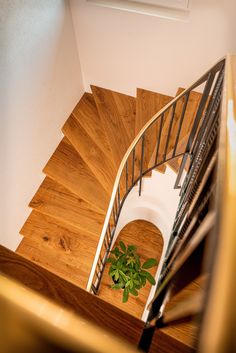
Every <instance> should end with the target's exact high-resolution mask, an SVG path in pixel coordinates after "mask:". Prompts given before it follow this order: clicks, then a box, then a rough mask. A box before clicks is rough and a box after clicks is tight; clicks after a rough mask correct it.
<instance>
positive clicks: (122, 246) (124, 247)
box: [120, 241, 126, 252]
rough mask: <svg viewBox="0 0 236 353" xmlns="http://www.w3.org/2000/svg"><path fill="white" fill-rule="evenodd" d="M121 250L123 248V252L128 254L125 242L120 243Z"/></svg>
mask: <svg viewBox="0 0 236 353" xmlns="http://www.w3.org/2000/svg"><path fill="white" fill-rule="evenodd" d="M120 248H121V250H123V251H124V252H126V246H125V244H124V243H123V241H120Z"/></svg>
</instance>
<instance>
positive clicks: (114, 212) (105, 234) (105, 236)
mask: <svg viewBox="0 0 236 353" xmlns="http://www.w3.org/2000/svg"><path fill="white" fill-rule="evenodd" d="M224 61H225V59H224V58H223V59H221V60H220V61H219V62H217V64H216V65H214V66H213V67H212V68H211V69H210V70H208V71H207V72H206V73H205V74H204V75H203V76H201V78H199V79H198V80H197V81H196V82H194V83H193V84H192V85H191V86H190V87H189V88H187V89H185V90H184V91H183V92H182V93H180V94H179V95H178V96H177V97H175V98H174V99H173V100H172V101H171V102H169V103H168V104H167V105H166V106H165V107H163V108H162V109H161V110H160V111H159V112H157V113H156V114H155V115H154V116H153V117H152V118H151V119H150V120H149V121H148V122H147V123H146V124H145V125H144V127H143V128H142V129H141V130H140V132H139V133H138V134H137V136H136V137H135V139H134V140H133V142H132V143H131V145H130V147H129V148H128V150H127V152H126V153H125V155H124V157H123V159H122V161H121V163H120V166H119V169H118V172H117V175H116V179H115V182H114V186H113V190H112V194H111V199H110V203H109V206H108V210H107V214H106V217H105V221H104V225H103V229H102V232H101V236H100V239H99V243H98V246H97V251H96V254H95V257H94V261H93V265H92V269H91V273H90V276H89V280H88V284H87V291H92V292H93V293H94V294H97V291H98V288H99V284H100V282H101V277H102V274H103V271H104V267H105V262H106V259H107V256H108V254H109V251H110V247H111V244H112V240H113V237H114V233H115V228H116V225H117V221H118V219H119V215H120V212H121V209H122V207H123V204H124V201H125V199H126V197H127V195H128V194H129V192H130V191H131V190H132V188H133V187H134V186H135V185H136V184H137V182H139V195H141V188H142V178H143V176H144V175H146V174H147V173H148V172H150V171H151V170H153V169H155V168H157V167H158V166H161V165H162V164H164V163H166V162H167V161H170V160H172V159H173V158H177V157H181V156H183V159H182V163H181V166H180V170H179V174H178V176H177V180H176V184H175V186H176V187H179V181H180V179H181V176H182V173H183V170H184V168H185V163H186V160H187V156H188V155H189V153H190V149H191V147H192V144H193V142H194V139H195V136H196V132H197V130H198V126H199V122H200V119H201V117H202V114H203V111H204V110H205V107H206V103H207V99H208V97H209V94H210V90H211V88H212V86H213V82H214V79H215V76H216V74H217V73H218V72H220V70H221V69H222V66H223V65H224ZM203 83H206V85H205V88H204V92H203V95H202V98H201V102H200V104H199V107H198V110H197V114H196V117H195V119H194V124H193V127H192V130H191V132H190V134H189V140H188V143H187V146H186V148H185V151H184V152H183V153H179V154H177V153H176V151H177V145H178V142H179V138H180V131H181V127H182V123H183V120H184V116H185V112H186V108H187V104H188V98H189V95H190V93H191V92H192V91H193V90H194V89H195V88H197V87H199V86H201V85H202V84H203ZM181 98H184V99H185V103H184V105H183V110H182V115H181V119H180V123H179V128H178V133H177V136H176V140H175V145H174V149H173V153H172V155H171V157H169V158H167V155H166V153H167V150H168V139H167V142H166V146H165V153H164V154H163V160H162V161H161V162H159V163H157V159H158V152H159V145H160V138H161V137H162V136H161V132H162V125H163V120H164V116H165V114H166V113H167V112H169V111H170V110H171V109H173V111H174V109H175V107H176V104H177V103H178V102H179V101H180V100H181ZM173 118H174V114H172V118H171V121H170V124H169V130H168V137H170V134H171V128H172V122H173ZM159 120H160V125H161V126H160V128H159V132H160V136H158V137H157V144H156V158H155V163H154V165H153V166H151V167H148V168H146V169H145V168H143V157H144V152H145V134H146V133H147V131H148V129H150V128H151V127H152V126H153V125H154V124H155V123H158V122H159ZM140 141H141V144H142V145H141V156H138V157H139V158H140V161H141V163H140V173H139V176H138V177H137V178H136V179H135V180H134V163H135V162H134V161H135V149H136V147H137V145H138V143H139V142H140ZM129 157H132V184H131V186H130V187H128V183H127V182H126V193H125V194H124V196H123V198H122V200H121V198H120V191H121V178H122V174H123V172H125V174H126V180H128V161H129ZM136 157H137V156H136ZM117 198H118V203H120V204H119V207H118V208H117V204H116V201H117ZM111 217H113V221H114V224H113V229H112V230H111V229H110V219H111ZM105 242H106V243H107V246H106V252H105V255H104V256H101V251H102V247H103V244H104V243H105ZM96 272H97V279H96V283H94V277H95V274H96Z"/></svg>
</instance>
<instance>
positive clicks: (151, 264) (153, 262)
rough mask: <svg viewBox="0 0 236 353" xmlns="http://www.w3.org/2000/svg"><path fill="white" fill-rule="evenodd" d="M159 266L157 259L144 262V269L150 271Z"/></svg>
mask: <svg viewBox="0 0 236 353" xmlns="http://www.w3.org/2000/svg"><path fill="white" fill-rule="evenodd" d="M157 264H158V263H157V260H156V259H148V260H147V261H145V262H144V264H143V266H142V268H145V269H148V268H151V267H154V266H156V265H157Z"/></svg>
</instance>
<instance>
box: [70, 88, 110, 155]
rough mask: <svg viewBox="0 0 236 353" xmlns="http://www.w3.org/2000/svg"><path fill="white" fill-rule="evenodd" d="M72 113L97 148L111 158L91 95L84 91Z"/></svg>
mask: <svg viewBox="0 0 236 353" xmlns="http://www.w3.org/2000/svg"><path fill="white" fill-rule="evenodd" d="M72 113H73V115H74V117H75V118H76V119H77V120H78V122H79V123H80V125H81V126H82V127H83V129H84V130H85V131H86V132H87V134H88V135H89V136H90V137H91V138H92V139H93V140H94V141H95V142H96V144H97V146H98V147H99V149H100V150H101V151H103V153H104V154H105V155H106V156H107V158H108V159H112V154H111V151H110V146H109V143H108V141H107V137H106V133H105V131H104V129H103V125H102V122H101V118H100V115H99V113H98V110H97V107H96V103H95V101H94V97H93V95H92V94H91V93H84V95H83V97H82V98H81V100H80V101H79V103H78V104H77V105H76V107H75V108H74V110H73V112H72Z"/></svg>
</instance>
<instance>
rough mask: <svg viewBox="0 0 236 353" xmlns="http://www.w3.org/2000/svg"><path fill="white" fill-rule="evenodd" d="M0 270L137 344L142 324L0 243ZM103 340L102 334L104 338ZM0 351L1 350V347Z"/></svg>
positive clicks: (108, 330) (62, 305)
mask: <svg viewBox="0 0 236 353" xmlns="http://www.w3.org/2000/svg"><path fill="white" fill-rule="evenodd" d="M0 272H1V273H3V274H4V275H6V276H7V277H11V278H12V279H14V280H16V281H18V282H20V284H21V285H24V286H26V287H28V288H30V289H32V290H34V291H36V292H38V293H40V294H41V295H43V296H44V297H46V298H48V299H50V300H53V301H54V302H56V303H57V304H59V305H60V306H61V308H62V310H63V309H64V308H66V309H69V310H71V311H73V312H75V313H76V314H78V315H81V316H82V317H84V318H85V319H86V320H90V321H91V322H92V323H93V324H95V325H98V326H99V327H102V328H104V329H106V330H107V334H108V335H109V332H112V333H113V334H115V335H117V336H118V337H120V339H123V340H127V341H129V342H130V343H132V344H135V345H136V346H137V345H138V342H139V340H140V336H141V334H142V330H143V326H144V323H143V322H142V321H140V320H138V319H136V318H134V317H132V316H131V315H128V314H126V313H125V312H124V311H121V310H119V309H118V308H115V307H114V306H113V305H111V304H109V303H106V302H104V301H103V300H101V299H100V298H99V297H97V296H95V295H92V294H90V293H88V292H86V291H85V290H83V289H81V288H79V287H78V286H75V285H74V284H72V283H70V282H68V281H67V280H65V279H63V278H61V277H59V276H57V275H55V274H53V273H52V272H50V271H47V270H46V269H44V268H42V267H41V266H38V265H37V264H34V263H32V262H31V261H28V260H27V259H25V258H24V257H22V256H20V255H18V254H15V253H14V252H12V251H10V250H8V249H6V248H4V247H3V246H1V245H0ZM104 339H105V337H104ZM1 352H2V350H1Z"/></svg>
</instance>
